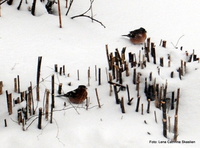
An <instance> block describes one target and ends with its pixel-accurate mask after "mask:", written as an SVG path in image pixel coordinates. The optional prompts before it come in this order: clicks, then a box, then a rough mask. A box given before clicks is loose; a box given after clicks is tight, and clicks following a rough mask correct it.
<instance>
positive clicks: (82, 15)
mask: <svg viewBox="0 0 200 148" xmlns="http://www.w3.org/2000/svg"><path fill="white" fill-rule="evenodd" d="M77 17H88V18H90V19H91V20H93V21H95V22H97V23H99V24H101V25H102V26H103V27H104V28H106V26H105V25H104V24H103V23H102V22H100V21H99V20H96V19H94V18H92V17H90V16H88V15H84V14H81V15H77V16H73V17H71V19H74V18H77Z"/></svg>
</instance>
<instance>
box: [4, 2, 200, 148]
mask: <svg viewBox="0 0 200 148" xmlns="http://www.w3.org/2000/svg"><path fill="white" fill-rule="evenodd" d="M19 2H20V0H14V2H13V5H11V6H9V5H7V3H4V4H3V5H1V17H0V60H1V62H0V67H1V70H0V81H3V94H2V95H1V96H0V137H1V138H0V145H1V147H4V148H25V147H26V148H27V147H28V148H55V147H56V148H64V147H70V148H94V147H95V148H110V147H113V148H143V147H152V148H155V147H176V148H178V147H181V148H182V147H185V148H188V147H191V148H197V147H199V146H200V140H199V137H200V126H199V122H200V110H199V106H200V95H199V88H200V77H199V74H200V70H199V68H200V64H199V62H198V61H195V62H190V63H189V62H187V72H186V74H185V75H184V76H183V77H182V80H180V79H179V77H178V73H177V71H176V70H177V69H178V67H180V65H181V62H180V61H181V60H183V61H187V57H186V54H185V52H186V51H188V53H189V54H192V52H193V50H194V51H195V54H197V56H198V57H199V56H200V51H199V46H200V42H199V41H200V30H199V26H200V9H199V8H200V3H199V2H198V1H196V0H190V1H188V0H162V1H160V0H148V1H147V0H140V1H138V0H124V1H122V0H109V1H107V0H95V1H94V3H93V7H92V8H93V14H94V18H95V19H97V20H99V21H101V22H102V23H103V24H104V25H105V26H106V28H104V27H103V26H102V25H100V24H99V23H97V22H92V21H91V20H90V19H88V18H85V17H79V18H75V19H71V18H70V17H72V16H74V15H78V14H81V13H83V12H85V11H86V10H87V9H88V8H89V4H90V1H89V0H82V1H76V0H75V1H74V3H73V5H72V7H71V10H70V12H69V14H68V16H66V15H65V14H66V12H67V8H65V3H66V2H65V1H64V0H61V14H62V26H63V27H62V28H59V17H58V11H57V4H55V5H54V8H53V10H54V14H52V15H51V14H48V13H47V12H46V9H45V4H46V0H45V2H44V3H42V2H40V1H37V5H36V16H32V15H31V13H30V11H28V8H29V7H31V6H32V0H27V2H28V3H27V4H26V3H25V1H23V2H22V6H21V9H20V10H17V6H18V4H19ZM87 14H88V15H90V11H89V12H88V13H87ZM139 27H144V28H145V29H146V30H147V33H148V37H150V38H151V42H154V43H155V45H156V54H157V57H158V58H157V63H159V57H164V59H165V60H164V64H165V65H164V67H161V71H160V73H161V74H160V75H158V72H157V67H158V66H159V64H157V65H155V64H153V63H152V59H151V62H149V63H147V67H146V68H144V69H141V68H137V70H138V71H139V72H141V74H142V79H141V81H142V82H144V78H145V77H148V76H149V73H150V72H152V74H153V78H156V81H157V82H158V83H159V84H161V85H162V84H163V85H164V84H165V83H166V81H167V82H168V92H167V93H168V95H169V97H170V93H171V92H172V91H177V89H178V88H180V92H181V95H180V104H179V113H178V134H179V135H178V141H180V143H169V142H171V140H173V125H174V115H175V114H174V110H170V111H169V112H168V116H170V117H171V131H169V129H168V138H165V137H164V136H163V134H162V129H163V124H162V111H161V110H160V109H158V108H156V107H155V105H154V102H153V101H152V102H151V106H150V113H149V114H148V113H146V107H147V101H146V100H147V99H146V97H145V94H144V93H143V90H144V86H143V85H142V86H141V88H140V89H141V91H140V92H141V100H140V104H142V103H143V104H144V115H141V106H140V109H139V112H135V108H136V103H137V93H136V91H135V85H133V84H132V74H133V69H131V70H130V75H131V76H129V77H126V76H124V77H123V81H124V82H123V84H124V85H126V84H128V85H129V89H130V95H131V97H134V100H133V102H132V105H130V106H129V105H127V92H126V91H120V92H119V96H120V97H124V100H125V110H126V113H125V114H122V113H121V109H120V106H119V105H117V104H116V103H115V97H114V94H112V96H109V88H110V87H109V86H110V85H109V84H108V83H107V75H106V69H108V63H107V58H106V50H105V45H108V48H109V52H114V51H115V49H116V48H118V49H119V51H121V49H122V48H123V47H126V58H127V59H128V53H129V52H132V53H136V54H137V56H138V54H139V51H141V52H142V53H143V50H141V49H142V47H143V45H133V44H132V43H130V41H129V40H128V39H127V38H124V37H122V36H121V35H123V34H127V33H128V32H129V31H131V30H133V29H137V28H139ZM161 39H162V40H166V41H167V48H163V47H161V46H159V44H160V40H161ZM179 39H180V40H179ZM173 44H174V45H176V46H177V47H178V48H177V49H176V48H175V47H174V46H173ZM181 46H182V47H183V50H182V51H181V50H180V47H181ZM168 54H170V55H171V59H172V61H171V67H168V66H167V55H168ZM39 56H42V67H41V83H40V101H39V102H37V101H36V97H35V96H36V90H35V87H34V86H35V85H36V74H37V62H38V57H39ZM55 64H58V66H60V67H61V66H63V65H65V67H66V73H67V74H70V75H69V76H67V75H65V76H60V75H59V74H58V73H55V72H54V65H55ZM95 65H96V66H97V68H101V72H102V76H101V78H102V79H101V80H102V81H101V83H102V84H101V85H98V81H96V80H95ZM88 68H90V70H91V78H90V86H87V87H88V97H89V98H90V105H89V109H88V110H86V109H85V102H84V103H83V104H80V105H75V104H71V103H70V102H69V101H68V99H67V98H63V97H61V98H59V97H56V100H55V108H54V114H53V123H52V124H51V123H50V122H49V121H46V120H45V119H44V116H43V119H42V130H40V129H38V128H37V123H38V120H37V119H36V120H35V121H34V119H35V118H37V116H38V108H39V107H43V100H44V98H45V96H44V92H45V89H49V90H50V91H51V76H52V75H55V89H56V90H57V88H58V84H59V83H62V84H63V93H66V92H68V91H70V90H73V89H75V88H77V86H78V85H80V84H83V85H88V79H87V72H88ZM77 70H79V73H80V80H77ZM171 71H174V72H175V76H174V78H170V72H171ZM18 75H19V77H20V86H21V91H26V90H27V88H28V87H29V86H30V82H32V85H33V87H34V89H33V93H34V94H33V95H34V102H35V107H37V108H36V115H35V116H32V117H29V118H30V119H29V120H28V121H27V123H26V125H25V128H27V130H26V131H23V130H22V125H18V123H17V109H19V108H21V107H22V106H25V104H24V103H21V104H17V105H15V106H14V107H13V114H12V115H8V111H7V101H6V93H5V92H6V90H7V91H8V92H9V93H12V96H13V98H14V99H16V98H17V97H19V96H20V95H19V94H17V93H15V92H14V78H16V77H17V76H18ZM69 82H71V83H72V86H68V83H69ZM95 88H97V90H98V94H99V98H100V103H101V105H102V106H101V108H99V107H98V103H97V99H96V94H95ZM175 94H176V93H175ZM56 95H57V91H56ZM64 102H66V104H67V107H64V105H63V104H64ZM37 104H38V105H37ZM154 111H156V113H157V120H158V123H156V122H155V118H154ZM5 119H6V121H7V125H8V126H7V127H5V126H4V120H5ZM144 121H146V122H147V124H145V123H144ZM148 133H150V134H148ZM183 140H185V141H193V142H194V143H187V144H186V143H183V142H182V141H183ZM153 141H154V142H156V143H152V142H153ZM162 141H163V142H166V143H161V142H162Z"/></svg>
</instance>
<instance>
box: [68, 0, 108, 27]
mask: <svg viewBox="0 0 200 148" xmlns="http://www.w3.org/2000/svg"><path fill="white" fill-rule="evenodd" d="M93 2H94V0H90V7H89V8H88V10H86V11H85V12H84V13H82V14H80V15H76V16H72V17H71V19H74V18H77V17H87V18H90V19H91V20H92V22H93V21H95V22H97V23H99V24H101V25H102V26H103V27H104V28H106V26H105V25H104V24H103V23H102V22H100V21H99V20H97V19H94V18H93V10H92V4H93ZM89 11H91V16H89V15H85V14H86V13H87V12H89Z"/></svg>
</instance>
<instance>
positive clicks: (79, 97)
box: [61, 85, 88, 104]
mask: <svg viewBox="0 0 200 148" xmlns="http://www.w3.org/2000/svg"><path fill="white" fill-rule="evenodd" d="M87 94H88V93H87V87H86V86H85V85H79V86H78V88H77V89H75V90H73V91H69V92H68V93H66V94H64V95H61V96H64V97H68V98H69V100H70V102H72V103H75V104H80V103H82V102H83V101H84V100H85V99H86V98H87Z"/></svg>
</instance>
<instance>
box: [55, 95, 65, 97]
mask: <svg viewBox="0 0 200 148" xmlns="http://www.w3.org/2000/svg"><path fill="white" fill-rule="evenodd" d="M64 96H65V95H57V96H55V97H64Z"/></svg>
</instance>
